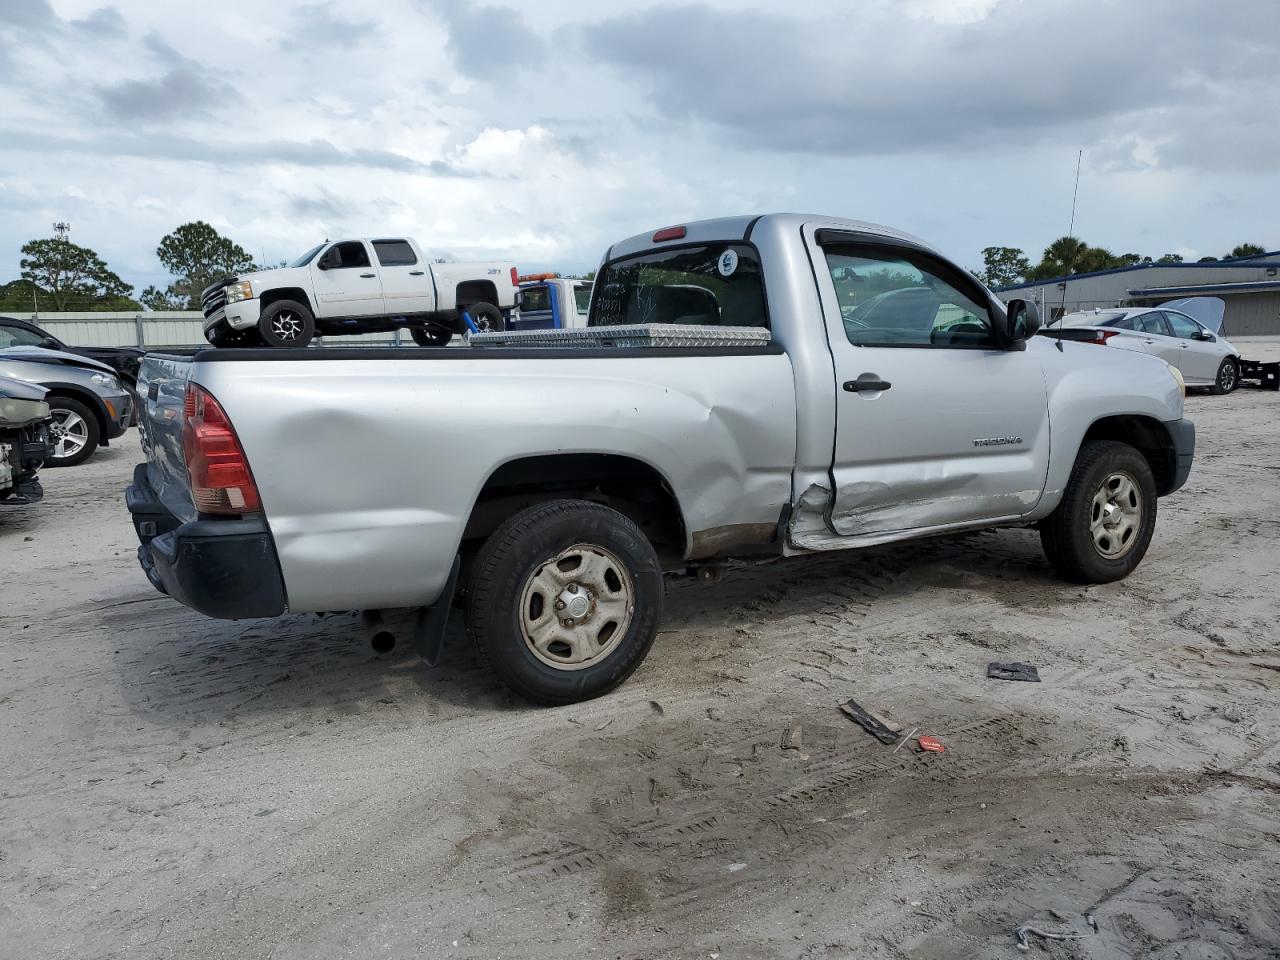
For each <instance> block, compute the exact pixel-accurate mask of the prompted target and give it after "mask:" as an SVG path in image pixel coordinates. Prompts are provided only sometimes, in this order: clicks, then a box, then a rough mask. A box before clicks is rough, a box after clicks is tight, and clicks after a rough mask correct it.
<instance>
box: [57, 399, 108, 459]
mask: <svg viewBox="0 0 1280 960" xmlns="http://www.w3.org/2000/svg"><path fill="white" fill-rule="evenodd" d="M49 413H50V415H51V416H52V417H53V422H52V423H51V424H50V426H49V441H50V443H52V444H53V456H51V457H49V459H47V460H45V462H44V465H45V466H46V467H74V466H76V465H77V464H81V463H84V462H85V461H86V460H88V459H89V458H90V457H91V456H93V451H95V450H97V449H98V441H99V440H100V439H101V437H102V428H101V427H100V426H98V418H97V416H96V415H95V414H94V412H93V411H92V410H90V409H89V408H88V407H87V406H85V405H84V404H83V403H81V402H80V401H79V400H72V399H71V398H70V397H50V398H49Z"/></svg>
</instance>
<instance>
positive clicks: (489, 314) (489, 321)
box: [467, 300, 507, 333]
mask: <svg viewBox="0 0 1280 960" xmlns="http://www.w3.org/2000/svg"><path fill="white" fill-rule="evenodd" d="M467 312H468V313H470V314H471V320H472V322H473V323H475V325H476V327H477V328H478V329H479V331H480V332H481V333H500V332H502V331H503V330H505V329H507V321H506V318H505V317H503V316H502V311H501V310H499V309H498V308H497V307H495V306H494V305H493V304H492V303H485V302H484V301H483V300H482V301H480V302H479V303H473V304H471V306H469V307H467Z"/></svg>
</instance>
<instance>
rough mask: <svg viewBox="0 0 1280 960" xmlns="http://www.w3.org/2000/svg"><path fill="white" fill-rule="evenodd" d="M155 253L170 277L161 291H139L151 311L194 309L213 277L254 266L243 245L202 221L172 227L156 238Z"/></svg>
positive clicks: (196, 308)
mask: <svg viewBox="0 0 1280 960" xmlns="http://www.w3.org/2000/svg"><path fill="white" fill-rule="evenodd" d="M156 256H157V257H159V258H160V262H161V263H162V264H164V266H165V269H166V270H168V271H169V272H170V273H171V274H173V277H174V280H173V283H171V284H169V286H168V287H167V288H166V289H165V290H163V291H161V290H158V289H156V288H155V287H148V288H147V289H146V290H145V291H143V294H142V296H143V302H144V303H146V305H147V307H148V308H149V309H152V310H173V309H179V310H181V309H187V310H198V309H199V308H200V293H201V291H203V290H204V288H205V287H207V286H209V284H211V283H213V281H214V280H216V279H218V278H219V277H223V276H226V275H227V274H229V273H243V272H244V271H247V270H253V269H255V267H254V263H253V257H251V256H250V255H249V252H248V251H247V250H245V248H244V247H242V246H240V245H239V244H238V243H236V242H234V241H233V240H229V239H228V238H227V237H224V236H222V234H220V233H218V231H217V230H215V229H214V228H213V227H211V226H210V225H209V224H207V223H205V222H204V221H203V220H196V221H195V222H194V223H184V224H183V225H182V226H180V227H178V228H177V229H175V230H174V231H173V232H172V233H170V234H169V235H168V236H166V237H165V238H164V239H163V240H161V241H160V246H159V247H157V248H156Z"/></svg>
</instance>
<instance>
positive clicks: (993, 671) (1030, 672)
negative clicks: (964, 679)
mask: <svg viewBox="0 0 1280 960" xmlns="http://www.w3.org/2000/svg"><path fill="white" fill-rule="evenodd" d="M987 676H988V677H990V678H991V679H992V680H1025V681H1027V682H1028V683H1039V682H1040V671H1039V670H1037V669H1036V668H1035V667H1033V666H1032V665H1031V664H1029V663H988V664H987Z"/></svg>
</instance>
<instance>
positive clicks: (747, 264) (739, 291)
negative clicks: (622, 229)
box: [579, 242, 769, 329]
mask: <svg viewBox="0 0 1280 960" xmlns="http://www.w3.org/2000/svg"><path fill="white" fill-rule="evenodd" d="M594 289H595V295H594V296H591V295H590V291H589V290H588V296H589V297H590V315H589V317H588V321H587V325H588V326H591V327H614V326H630V325H632V324H648V323H678V324H693V325H696V326H711V327H765V328H766V329H767V328H768V326H769V315H768V309H767V307H766V304H765V295H764V281H763V279H762V277H761V271H760V255H759V254H758V253H757V252H756V249H755V247H753V246H752V245H751V244H748V243H734V242H724V243H699V244H687V245H683V246H675V247H665V248H662V249H657V250H648V251H645V252H644V253H639V254H636V255H634V256H630V257H622V258H619V259H617V260H614V261H611V262H610V263H607V264H605V266H604V267H603V269H601V271H600V275H599V276H598V277H596V282H595V288H594ZM579 303H581V301H579Z"/></svg>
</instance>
